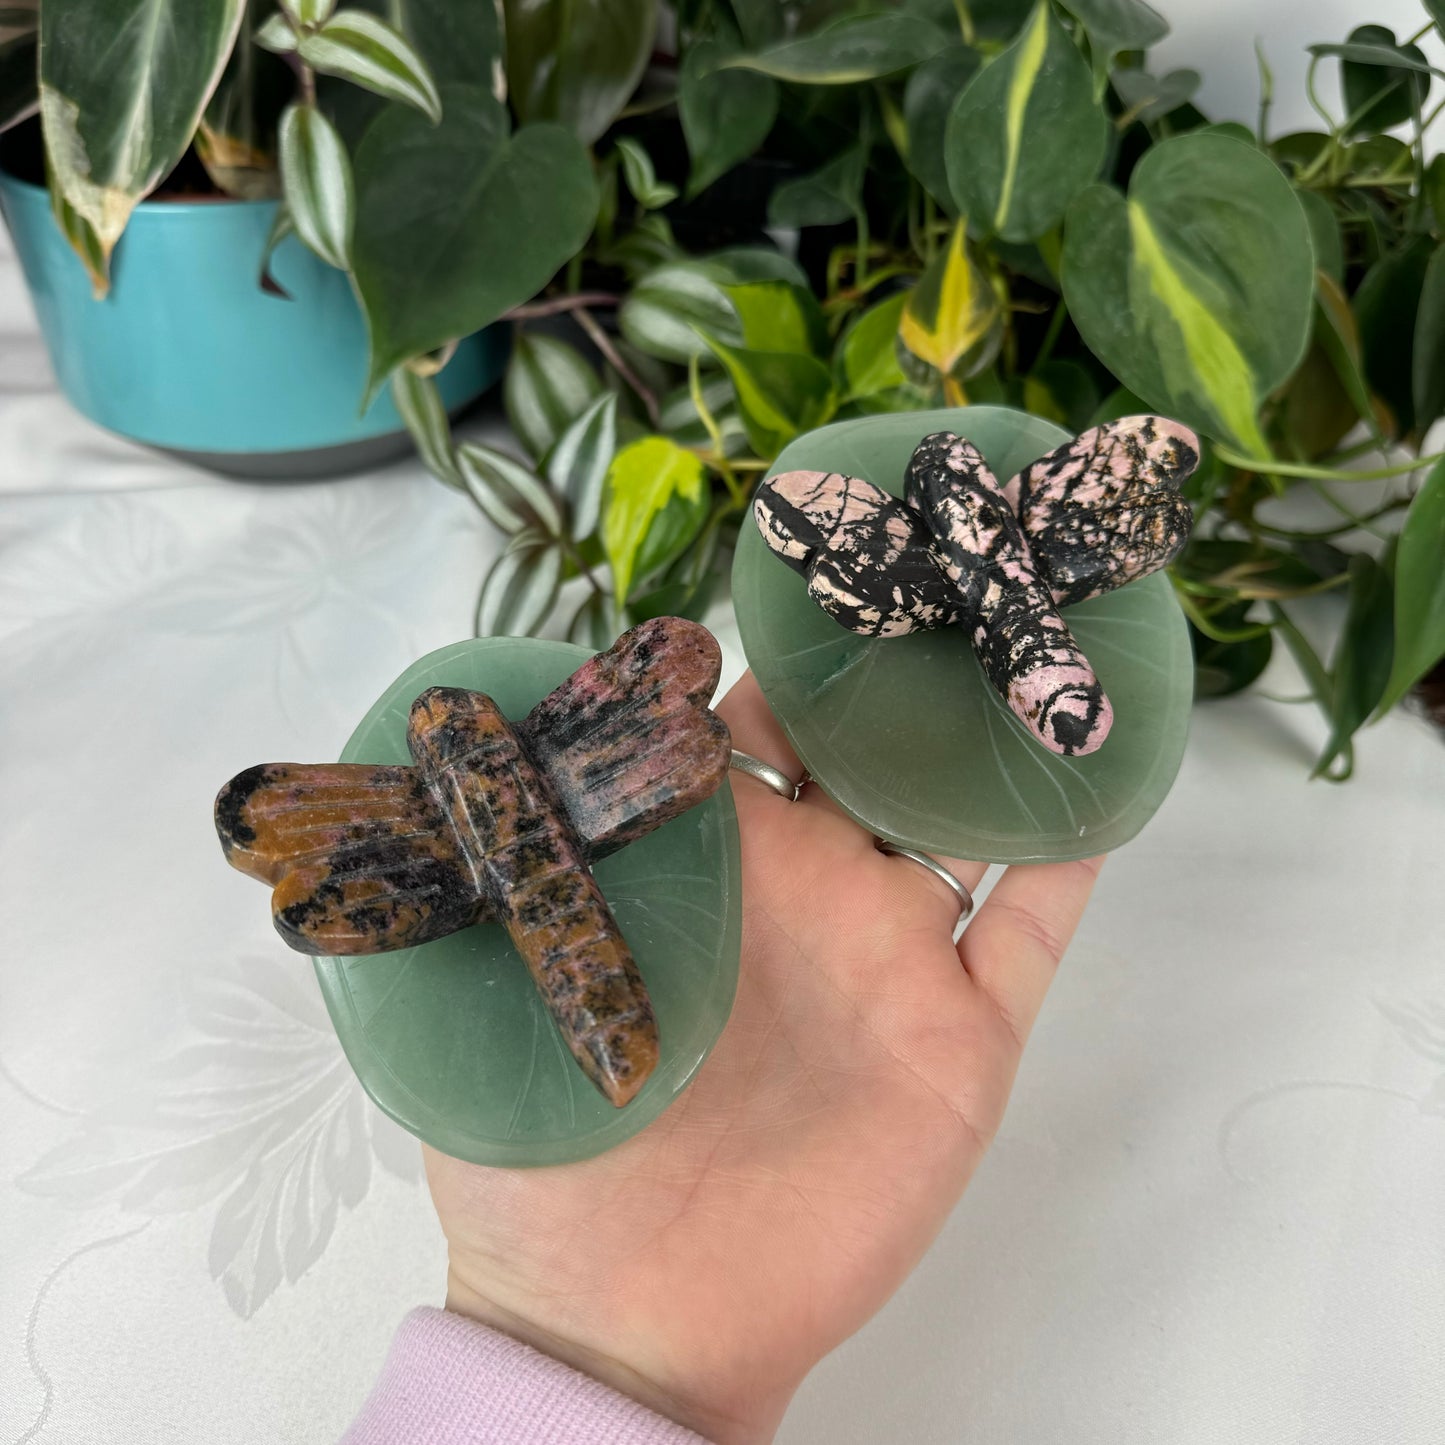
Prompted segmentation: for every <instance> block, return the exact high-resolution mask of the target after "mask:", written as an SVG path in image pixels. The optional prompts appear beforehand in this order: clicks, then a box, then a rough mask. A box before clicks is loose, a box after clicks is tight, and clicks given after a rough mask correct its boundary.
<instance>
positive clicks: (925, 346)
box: [898, 219, 1003, 376]
mask: <svg viewBox="0 0 1445 1445" xmlns="http://www.w3.org/2000/svg"><path fill="white" fill-rule="evenodd" d="M1002 319H1003V318H1002V314H1001V311H1000V308H999V300H998V295H997V293H996V292H995V291H994V288H993V285H992V283H991V282H990V281H989V278H988V275H987V273H986V272H985V271H984V269H983V266H982V265H981V264H980V263H979V261H978V258H977V256H976V255H975V253H974V249H973V246H972V244H971V243H970V242H969V240H968V222H967V220H966V219H960V220H959V222H958V224H957V225H955V226H954V228H953V234H952V236H950V237H949V241H948V249H947V250H946V251H944V252H942V253H941V254H940V255H939V256H938V257H936V258H935V259H934V261H933V263H932V264H931V265H930V266H929V268H928V270H927V271H925V272H924V273H923V278H922V279H921V280H920V281H919V283H918V285H917V286H915V287H914V288H913V290H912V291H911V292H910V293H909V295H908V300H907V303H906V304H905V306H904V308H903V315H902V318H901V319H900V321H899V326H898V334H899V336H900V337H901V338H902V340H903V344H904V346H906V347H907V348H908V350H909V352H910V353H911V354H912V355H913V356H916V357H917V358H918V360H919V361H921V362H923V363H924V364H925V365H927V366H929V367H932V369H933V370H934V371H936V372H938V373H939V374H940V375H942V376H950V375H952V374H953V372H954V370H955V368H959V367H960V364H961V363H964V362H968V363H970V364H968V365H964V366H962V368H961V369H962V370H963V372H964V373H965V374H966V373H968V372H969V371H971V370H974V369H975V367H974V366H973V365H972V363H973V362H974V360H975V359H976V358H978V357H980V356H982V358H983V362H982V364H985V365H986V364H987V361H988V354H989V353H990V352H991V350H992V347H993V345H994V344H995V342H994V338H995V337H996V336H997V335H998V332H999V329H1000V327H1001V324H1002Z"/></svg>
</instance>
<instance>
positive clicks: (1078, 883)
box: [958, 858, 1104, 1047]
mask: <svg viewBox="0 0 1445 1445" xmlns="http://www.w3.org/2000/svg"><path fill="white" fill-rule="evenodd" d="M1103 865H1104V860H1103V859H1102V858H1088V859H1084V860H1081V861H1079V862H1075V863H1016V864H1014V866H1013V867H1011V868H1009V869H1008V870H1007V871H1006V872H1005V873H1004V875H1003V877H1002V878H1000V879H999V881H998V883H997V884H996V885H995V887H994V890H993V892H992V893H990V894H989V896H988V900H987V902H985V903H984V905H983V906H982V907H981V908H980V909H979V910H978V913H977V915H976V916H975V917H974V919H973V921H972V922H971V923H970V924H969V926H968V929H967V930H966V931H965V933H964V935H963V938H962V939H961V940H960V941H959V945H958V956H959V958H960V960H961V961H962V963H963V966H964V968H966V969H967V970H968V972H969V975H970V976H971V977H972V978H973V981H974V982H975V983H976V984H977V985H978V987H979V988H980V989H981V990H982V991H983V992H984V993H985V994H986V995H987V996H988V998H989V999H990V1000H991V1001H992V1003H993V1005H994V1007H995V1008H996V1009H997V1010H998V1012H999V1014H1000V1016H1001V1017H1002V1018H1003V1020H1004V1022H1005V1023H1006V1024H1007V1025H1008V1027H1009V1029H1010V1031H1011V1032H1012V1033H1013V1035H1014V1037H1015V1038H1016V1039H1017V1040H1018V1042H1019V1045H1020V1047H1022V1045H1023V1042H1024V1040H1025V1039H1026V1038H1027V1037H1028V1035H1029V1030H1030V1029H1032V1028H1033V1026H1034V1020H1035V1019H1036V1018H1037V1017H1038V1014H1039V1008H1040V1007H1041V1006H1042V1004H1043V1001H1044V995H1045V994H1046V993H1047V992H1048V988H1049V984H1050V983H1051V982H1052V981H1053V977H1054V974H1055V972H1056V971H1057V969H1058V966H1059V960H1060V959H1061V958H1062V957H1063V956H1064V950H1065V949H1066V948H1067V947H1068V946H1069V940H1070V939H1071V938H1072V937H1073V936H1074V929H1075V928H1076V927H1077V926H1078V923H1079V919H1080V917H1081V916H1082V915H1083V912H1084V905H1085V904H1086V903H1087V902H1088V901H1089V894H1090V892H1091V891H1092V890H1093V887H1094V880H1095V879H1096V878H1097V877H1098V875H1099V869H1100V868H1102V867H1103Z"/></svg>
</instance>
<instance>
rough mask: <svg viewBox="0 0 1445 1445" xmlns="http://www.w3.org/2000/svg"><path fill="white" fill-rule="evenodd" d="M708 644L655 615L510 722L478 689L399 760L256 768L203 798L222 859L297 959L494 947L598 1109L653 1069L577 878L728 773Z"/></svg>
mask: <svg viewBox="0 0 1445 1445" xmlns="http://www.w3.org/2000/svg"><path fill="white" fill-rule="evenodd" d="M721 665H722V659H721V654H720V653H719V650H718V645H717V643H716V641H715V640H714V639H713V637H712V635H711V634H710V633H709V632H708V631H707V630H706V629H705V628H703V627H700V626H698V625H697V624H696V623H693V622H686V621H684V620H683V619H681V618H678V617H662V618H657V619H654V620H653V621H650V622H645V623H643V624H642V625H641V626H639V627H634V628H633V629H632V630H631V631H630V632H627V633H624V634H623V636H622V637H621V638H620V639H619V640H618V641H617V642H616V643H615V644H614V645H613V647H612V648H610V649H609V650H608V651H607V652H603V653H599V654H598V655H597V656H596V657H594V658H593V659H592V660H591V661H590V662H587V663H585V664H583V666H582V667H581V668H579V669H578V670H577V671H576V672H575V673H573V675H572V676H571V677H570V678H569V679H568V680H567V681H566V682H564V683H563V684H562V685H561V686H560V687H559V688H557V689H556V691H554V692H552V693H551V694H549V695H548V696H547V697H545V698H543V699H542V701H541V702H539V703H538V704H537V706H536V707H534V708H533V709H532V711H531V712H530V713H528V714H527V716H526V717H525V718H524V719H523V720H522V721H521V722H516V723H512V722H508V721H507V719H506V718H505V717H504V716H503V715H502V713H501V711H500V709H499V708H498V707H497V705H496V704H495V703H494V702H493V701H492V700H491V699H490V698H489V697H487V696H486V695H485V694H483V693H477V692H467V691H464V690H463V689H460V688H448V687H433V688H430V689H428V690H427V691H426V692H424V693H423V694H422V695H421V696H420V697H419V698H417V699H416V701H415V702H414V703H413V704H412V707H411V714H410V719H409V721H408V724H407V746H408V748H409V749H410V752H411V755H412V758H413V760H414V765H413V766H410V767H404V766H372V765H369V764H365V763H265V764H262V765H260V766H259V767H254V768H248V769H247V770H246V771H245V772H243V773H240V774H238V775H237V776H236V777H234V778H233V779H232V780H231V781H230V782H229V783H227V784H226V786H225V787H224V788H222V789H221V792H220V795H219V797H218V798H217V799H216V830H217V832H218V833H219V834H220V838H221V846H222V847H223V848H224V850H225V853H226V858H227V860H228V861H229V862H230V863H231V865H232V866H233V867H235V868H238V869H240V870H241V872H243V873H247V874H250V876H251V877H253V878H258V879H260V880H262V881H263V882H265V883H268V884H270V885H271V886H272V888H273V889H274V892H273V893H272V897H271V909H272V915H273V918H274V921H275V924H276V928H277V930H278V931H279V932H280V934H281V936H282V938H284V939H285V940H286V942H287V943H288V944H290V945H291V947H292V948H295V949H299V950H300V951H302V952H303V953H312V954H338V955H342V956H347V955H353V954H371V953H384V952H387V951H389V950H391V949H398V948H410V947H412V946H414V945H416V944H420V943H426V942H429V941H430V940H432V939H435V938H441V937H443V936H444V935H446V934H449V933H454V932H455V931H456V930H458V929H461V928H466V927H467V926H469V925H470V924H473V923H483V922H496V923H500V924H502V925H503V926H504V927H505V928H506V930H507V932H508V933H509V934H510V936H511V939H512V942H513V943H514V944H515V946H516V948H517V951H518V952H519V953H520V954H521V955H522V958H523V960H524V961H525V963H526V965H527V968H528V969H529V970H530V972H531V975H532V978H533V980H534V981H535V983H536V985H537V988H538V990H539V991H540V993H541V995H542V998H543V1000H544V1001H545V1002H546V1005H547V1008H548V1010H549V1011H550V1012H551V1015H552V1017H553V1019H554V1020H555V1021H556V1024H557V1028H558V1030H559V1032H560V1033H561V1035H562V1038H563V1040H564V1041H565V1042H566V1044H567V1046H568V1048H569V1049H570V1050H571V1052H572V1055H573V1057H574V1058H575V1059H576V1060H577V1063H578V1064H579V1065H580V1066H581V1068H582V1071H583V1072H584V1073H585V1074H586V1075H587V1077H588V1078H589V1079H590V1080H591V1081H592V1082H593V1084H595V1085H596V1087H597V1088H598V1090H600V1092H601V1093H602V1094H603V1096H604V1097H605V1098H606V1099H607V1100H608V1101H609V1102H610V1103H612V1104H614V1105H616V1106H618V1107H621V1106H622V1105H624V1104H627V1103H629V1102H630V1101H631V1100H632V1099H633V1098H635V1097H636V1095H637V1092H638V1090H639V1089H641V1088H642V1086H643V1084H644V1083H646V1081H647V1078H648V1076H649V1075H650V1074H651V1073H652V1071H653V1069H654V1068H655V1067H656V1064H657V1059H658V1051H659V1039H658V1030H657V1020H656V1018H655V1016H654V1014H653V1010H652V1004H651V1002H650V1001H649V999H648V996H647V989H646V986H645V985H644V983H643V981H642V977H641V975H640V974H639V972H638V969H637V965H636V963H635V962H634V961H633V958H632V954H631V952H630V951H629V949H628V947H627V943H626V940H624V939H623V937H622V934H621V932H620V931H619V929H618V927H617V924H616V922H615V920H614V919H613V917H612V914H611V911H610V910H609V909H608V907H607V901H606V899H605V898H603V896H602V891H601V889H599V888H598V886H597V883H596V881H595V879H594V878H593V877H592V873H591V867H590V865H591V864H593V863H596V862H597V861H598V860H599V859H601V858H605V857H607V855H608V854H610V853H615V852H616V851H617V850H618V849H620V848H623V847H625V846H626V845H627V844H628V843H631V842H633V841H634V840H636V839H638V838H640V837H642V836H643V835H644V834H646V833H650V832H651V831H652V830H653V829H655V828H659V827H661V826H662V824H664V823H666V822H668V821H670V820H671V819H673V818H676V817H678V816H680V815H681V814H682V813H685V812H686V811H687V810H688V809H689V808H692V807H694V806H695V805H696V804H698V803H701V802H703V801H704V800H705V799H707V798H709V797H711V795H712V794H713V793H714V792H715V791H716V790H717V788H718V787H719V785H720V784H721V782H722V780H723V778H724V776H725V775H726V772H727V766H728V757H729V752H730V744H729V739H728V730H727V726H726V724H725V723H723V721H722V720H721V719H720V718H718V717H717V716H715V715H714V714H713V713H712V712H711V711H709V709H708V702H709V701H710V700H711V698H712V695H713V692H714V690H715V689H716V687H717V682H718V675H719V671H720V669H721Z"/></svg>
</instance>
